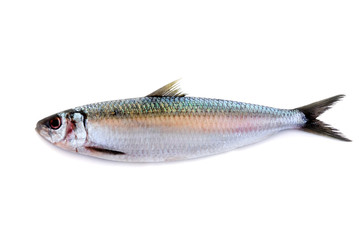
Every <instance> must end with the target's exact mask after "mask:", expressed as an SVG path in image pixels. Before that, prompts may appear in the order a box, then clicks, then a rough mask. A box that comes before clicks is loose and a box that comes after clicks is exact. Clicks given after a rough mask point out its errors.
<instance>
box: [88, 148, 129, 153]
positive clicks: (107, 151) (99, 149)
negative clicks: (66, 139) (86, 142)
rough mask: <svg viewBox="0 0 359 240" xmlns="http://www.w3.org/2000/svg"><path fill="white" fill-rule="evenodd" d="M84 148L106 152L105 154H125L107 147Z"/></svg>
mask: <svg viewBox="0 0 359 240" xmlns="http://www.w3.org/2000/svg"><path fill="white" fill-rule="evenodd" d="M86 149H88V150H90V151H94V152H98V153H106V154H111V155H124V154H125V153H124V152H120V151H114V150H109V149H105V148H99V147H86Z"/></svg>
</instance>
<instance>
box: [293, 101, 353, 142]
mask: <svg viewBox="0 0 359 240" xmlns="http://www.w3.org/2000/svg"><path fill="white" fill-rule="evenodd" d="M344 96H345V95H337V96H334V97H331V98H327V99H324V100H321V101H318V102H314V103H312V104H309V105H305V106H303V107H299V108H296V109H297V110H299V111H301V112H302V113H304V115H305V117H306V118H307V122H306V123H305V124H304V126H303V128H302V129H303V130H304V131H308V132H312V133H317V134H320V135H326V136H329V137H332V138H336V139H339V140H342V141H347V142H351V140H350V139H348V138H346V137H345V136H344V135H343V134H342V133H341V132H340V131H339V130H337V129H335V128H333V127H331V126H330V125H328V124H326V123H324V122H322V121H320V120H318V119H317V117H318V116H319V115H320V114H322V113H323V112H325V111H326V110H328V109H330V108H331V107H332V105H333V104H334V103H336V102H337V101H339V100H340V99H342V98H343V97H344Z"/></svg>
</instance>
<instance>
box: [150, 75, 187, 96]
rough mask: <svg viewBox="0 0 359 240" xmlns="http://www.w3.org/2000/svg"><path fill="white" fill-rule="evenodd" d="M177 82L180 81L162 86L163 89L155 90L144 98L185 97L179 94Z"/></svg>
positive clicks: (183, 94)
mask: <svg viewBox="0 0 359 240" xmlns="http://www.w3.org/2000/svg"><path fill="white" fill-rule="evenodd" d="M179 80H180V79H178V80H176V81H173V82H170V83H169V84H166V85H164V86H163V87H161V88H159V89H157V90H156V91H154V92H152V93H150V94H148V95H147V96H146V97H184V96H186V94H185V93H182V92H181V89H180V88H179V86H178V82H179Z"/></svg>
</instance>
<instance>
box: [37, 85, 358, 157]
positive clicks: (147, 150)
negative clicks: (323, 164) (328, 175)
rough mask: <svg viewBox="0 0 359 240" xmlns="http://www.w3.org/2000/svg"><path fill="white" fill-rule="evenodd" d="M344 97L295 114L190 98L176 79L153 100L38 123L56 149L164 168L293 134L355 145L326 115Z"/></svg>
mask: <svg viewBox="0 0 359 240" xmlns="http://www.w3.org/2000/svg"><path fill="white" fill-rule="evenodd" d="M343 97H344V95H342V94H341V95H336V96H333V97H330V98H327V99H324V100H321V101H318V102H314V103H311V104H309V105H305V106H302V107H298V108H294V109H279V108H273V107H267V106H262V105H257V104H250V103H244V102H237V101H229V100H221V99H212V98H197V97H189V96H187V94H184V93H183V92H182V91H181V90H180V88H179V85H178V80H177V81H173V82H171V83H169V84H166V85H165V86H163V87H161V88H159V89H157V90H156V91H154V92H152V93H150V94H148V95H147V96H145V97H140V98H130V99H123V100H113V101H105V102H99V103H93V104H88V105H84V106H80V107H75V108H72V109H68V110H65V111H62V112H59V113H56V114H54V115H51V116H49V117H46V118H44V119H42V120H40V121H38V122H37V125H36V131H37V132H38V133H39V134H40V136H42V137H43V138H44V139H46V140H47V141H49V142H50V143H52V144H54V145H56V146H58V147H60V148H62V149H65V150H68V151H71V152H76V153H79V154H83V155H88V156H92V157H97V158H101V159H106V160H113V161H123V162H164V161H174V160H183V159H192V158H199V157H205V156H209V155H214V154H219V153H223V152H227V151H231V150H234V149H237V148H239V147H242V146H245V145H249V144H253V143H256V142H258V141H261V140H264V139H266V138H268V137H269V136H272V135H273V134H275V133H278V132H280V131H283V130H288V129H298V130H304V131H307V132H311V133H316V134H319V135H325V136H328V137H332V138H335V139H339V140H342V141H351V140H350V139H348V138H346V137H345V136H344V135H343V134H342V133H341V132H340V131H339V130H337V129H335V128H333V127H331V126H330V125H328V124H326V123H324V122H322V121H320V120H318V119H317V118H318V116H319V115H321V114H322V113H323V112H325V111H326V110H328V109H329V108H331V107H332V105H333V104H334V103H336V102H337V101H339V100H341V99H342V98H343Z"/></svg>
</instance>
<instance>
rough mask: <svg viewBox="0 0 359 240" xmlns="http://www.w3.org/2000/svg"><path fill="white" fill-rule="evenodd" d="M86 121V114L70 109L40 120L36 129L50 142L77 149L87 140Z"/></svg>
mask: <svg viewBox="0 0 359 240" xmlns="http://www.w3.org/2000/svg"><path fill="white" fill-rule="evenodd" d="M86 121H87V119H86V114H84V113H83V112H78V111H75V110H72V109H70V110H67V111H64V112H60V113H56V114H54V115H51V116H49V117H46V118H44V119H42V120H40V121H38V122H37V124H36V128H35V130H36V131H37V132H38V133H39V134H40V136H42V137H43V138H44V139H46V140H47V141H49V142H50V143H52V144H54V145H56V146H58V147H60V148H63V149H66V150H69V151H77V149H78V148H79V147H82V146H84V144H85V142H86V138H87V131H86V127H85V126H86Z"/></svg>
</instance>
